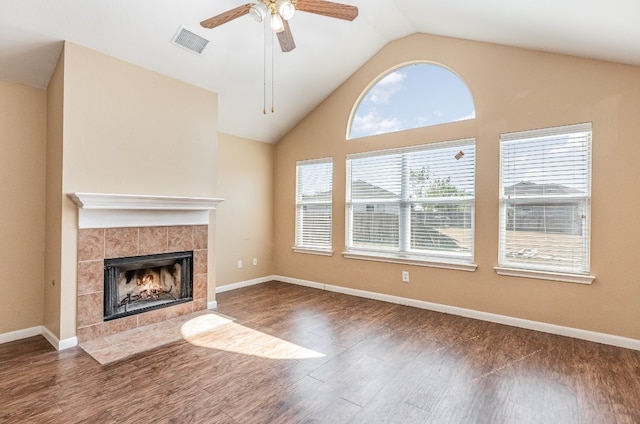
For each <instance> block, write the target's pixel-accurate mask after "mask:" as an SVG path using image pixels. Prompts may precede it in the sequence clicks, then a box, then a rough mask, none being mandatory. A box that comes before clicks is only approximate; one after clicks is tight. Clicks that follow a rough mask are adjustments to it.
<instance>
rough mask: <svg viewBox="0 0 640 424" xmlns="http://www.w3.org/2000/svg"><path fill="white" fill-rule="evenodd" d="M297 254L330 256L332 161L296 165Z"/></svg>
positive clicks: (298, 163) (302, 162)
mask: <svg viewBox="0 0 640 424" xmlns="http://www.w3.org/2000/svg"><path fill="white" fill-rule="evenodd" d="M296 174H297V175H296V245H295V247H294V250H295V251H298V252H304V253H318V254H331V241H332V234H331V228H332V223H331V217H332V207H333V205H332V198H333V162H332V159H331V158H325V159H317V160H307V161H299V162H297V164H296Z"/></svg>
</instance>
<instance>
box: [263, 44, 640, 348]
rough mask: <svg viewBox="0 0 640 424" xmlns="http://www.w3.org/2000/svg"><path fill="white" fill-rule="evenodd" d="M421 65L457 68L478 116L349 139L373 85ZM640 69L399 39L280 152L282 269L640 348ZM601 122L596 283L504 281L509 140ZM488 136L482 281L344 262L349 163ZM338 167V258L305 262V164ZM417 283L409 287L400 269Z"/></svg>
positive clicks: (479, 245) (480, 167) (479, 179)
mask: <svg viewBox="0 0 640 424" xmlns="http://www.w3.org/2000/svg"><path fill="white" fill-rule="evenodd" d="M413 61H430V62H435V63H439V64H442V65H444V66H446V67H449V68H450V69H452V70H453V71H455V72H456V73H458V75H460V76H461V77H462V78H463V79H464V80H465V82H466V83H467V85H468V86H469V88H470V90H471V92H472V94H473V96H474V100H475V102H476V116H477V118H476V119H475V120H472V121H465V122H459V123H453V124H445V125H439V126H434V127H429V128H421V129H416V130H410V131H404V132H400V133H394V134H387V135H381V136H376V137H371V138H367V139H359V140H351V141H345V133H346V128H347V124H348V119H349V115H350V113H351V110H352V107H353V106H354V104H355V102H356V101H357V99H358V98H359V96H360V95H361V93H362V92H363V90H365V89H366V88H367V86H368V85H369V83H370V82H371V81H373V80H374V79H376V78H377V77H378V76H380V75H381V74H383V73H385V72H387V71H388V70H390V69H391V68H394V67H397V66H398V65H401V64H404V63H409V62H413ZM638 116H640V68H638V67H632V66H624V65H618V64H612V63H605V62H599V61H593V60H586V59H580V58H575V57H568V56H561V55H553V54H545V53H540V52H535V51H528V50H523V49H516V48H509V47H504V46H498V45H491V44H484V43H476V42H470V41H463V40H457V39H449V38H443V37H434V36H429V35H423V34H418V35H413V36H410V37H407V38H404V39H401V40H398V41H395V42H393V43H390V44H389V45H387V46H386V47H385V48H383V49H382V50H381V51H380V52H379V53H378V54H377V55H375V56H374V57H373V58H372V59H371V60H370V61H369V62H368V63H366V64H365V65H364V66H363V67H362V68H361V69H360V70H358V71H357V72H356V73H355V74H354V75H353V76H352V77H351V78H350V79H348V80H347V81H346V82H345V83H344V84H343V85H342V86H341V87H340V88H339V89H338V90H336V92H334V93H333V94H332V95H331V96H330V97H329V98H327V99H326V101H325V102H323V103H322V104H321V105H320V106H319V107H318V108H317V109H316V110H315V111H314V112H313V113H312V114H310V115H309V116H308V117H307V118H306V119H304V120H303V121H302V122H300V124H299V125H297V126H296V127H295V128H294V129H293V130H292V131H291V132H290V133H289V134H288V135H287V136H286V137H285V138H284V139H283V140H281V141H280V142H279V143H278V145H277V146H276V154H275V155H276V156H275V180H274V182H275V198H274V201H275V205H277V207H276V208H275V219H274V234H275V273H276V274H279V275H284V276H287V277H293V278H300V279H305V280H311V281H316V282H321V283H326V284H333V285H339V286H344V287H348V288H355V289H360V290H368V291H373V292H379V293H383V294H390V295H396V296H402V297H407V298H413V299H419V300H424V301H429V302H435V303H439V304H444V305H451V306H457V307H462V308H469V309H473V310H478V311H484V312H490V313H495V314H502V315H507V316H512V317H517V318H523V319H528V320H534V321H539V322H544V323H551V324H556V325H561V326H567V327H573V328H578V329H584V330H591V331H596V332H602V333H608V334H613V335H618V336H625V337H630V338H635V339H640V325H638V323H640V308H639V307H638V299H640V284H638V283H637V276H636V273H635V268H634V266H633V265H634V263H635V261H637V255H638V252H640V249H639V248H638V240H640V224H638V223H636V222H635V219H634V217H635V216H636V215H637V211H638V210H640V196H638V195H637V191H638V189H637V187H638V182H639V181H640V167H638V166H637V158H638V157H639V156H640V143H638V142H637V140H638V134H640V119H638V118H637V117H638ZM581 122H593V191H592V196H593V197H592V199H593V200H592V219H593V221H592V250H591V271H592V274H593V275H595V276H596V280H595V282H594V283H593V284H592V285H579V284H572V283H563V282H554V281H544V280H535V279H525V278H515V277H502V276H498V275H496V273H495V271H494V270H493V267H494V266H496V265H497V252H498V177H499V157H498V154H499V136H500V134H501V133H503V132H511V131H520V130H527V129H534V128H544V127H550V126H557V125H566V124H574V123H581ZM465 137H475V138H476V149H477V159H476V160H477V162H476V164H477V165H476V166H477V171H476V238H475V240H476V249H475V250H476V257H475V262H476V263H477V265H478V268H477V270H476V271H475V272H464V271H453V270H443V269H435V268H427V267H417V266H406V265H404V266H403V265H396V264H387V263H381V262H368V261H367V262H365V261H359V260H354V259H344V258H343V257H342V255H341V252H343V250H344V237H345V224H344V223H345V208H344V198H345V186H344V181H345V156H346V155H347V154H349V153H354V152H360V151H368V150H376V149H384V148H389V147H396V146H406V145H414V144H422V143H431V142H437V141H444V140H454V139H460V138H465ZM327 156H331V157H333V159H334V197H333V199H334V208H333V214H334V215H333V216H334V219H333V231H334V237H333V240H334V241H333V250H334V255H333V256H332V257H322V256H315V255H308V254H296V253H294V252H292V250H291V247H292V246H293V243H294V228H295V225H294V219H295V161H296V160H300V159H312V158H320V157H327ZM405 269H407V270H409V271H410V272H411V283H409V284H403V283H401V278H400V277H401V271H402V270H405Z"/></svg>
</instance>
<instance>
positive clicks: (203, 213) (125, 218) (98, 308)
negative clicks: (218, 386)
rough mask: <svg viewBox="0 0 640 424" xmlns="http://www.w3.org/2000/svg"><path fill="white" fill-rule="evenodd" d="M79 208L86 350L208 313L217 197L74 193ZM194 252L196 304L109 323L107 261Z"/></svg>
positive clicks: (80, 310)
mask: <svg viewBox="0 0 640 424" xmlns="http://www.w3.org/2000/svg"><path fill="white" fill-rule="evenodd" d="M69 197H70V198H71V199H72V200H73V201H74V203H76V205H77V206H78V240H77V241H78V247H77V250H78V251H77V253H78V255H77V258H78V262H77V273H78V274H77V275H78V280H77V283H78V284H77V315H76V335H77V338H78V342H79V344H80V345H81V347H82V346H83V345H84V346H88V345H91V344H93V345H96V346H99V345H100V344H101V342H103V341H105V340H109V339H113V338H114V337H118V336H119V335H123V336H124V335H127V334H131V333H134V334H135V333H137V332H138V330H140V331H142V330H145V331H146V330H148V329H149V328H151V327H153V326H154V325H155V326H158V327H163V326H165V325H164V324H163V323H166V327H171V325H173V324H175V322H176V320H179V319H180V318H182V317H185V318H187V317H189V316H190V315H194V316H196V315H200V314H202V313H204V312H206V309H207V284H208V283H207V277H208V274H207V263H208V252H209V251H208V239H209V212H210V210H213V209H215V208H216V206H217V205H218V204H219V203H220V202H221V201H222V199H217V198H204V197H171V196H147V195H127V194H101V193H99V194H96V193H74V194H70V195H69ZM190 250H192V251H193V300H192V301H189V302H185V303H180V304H176V305H171V306H167V307H165V308H161V309H155V310H151V311H147V312H142V313H139V314H136V315H130V316H126V317H122V318H117V319H113V320H110V321H104V320H103V315H104V311H103V308H104V260H105V259H111V258H122V257H130V256H142V255H152V254H158V253H172V252H183V251H190Z"/></svg>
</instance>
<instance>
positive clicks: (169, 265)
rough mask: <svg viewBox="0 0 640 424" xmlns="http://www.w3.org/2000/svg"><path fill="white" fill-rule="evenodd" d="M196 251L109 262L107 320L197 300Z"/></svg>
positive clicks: (107, 263)
mask: <svg viewBox="0 0 640 424" xmlns="http://www.w3.org/2000/svg"><path fill="white" fill-rule="evenodd" d="M192 292H193V251H188V252H177V253H162V254H157V255H147V256H132V257H127V258H115V259H105V261H104V320H105V321H108V320H111V319H115V318H120V317H124V316H128V315H133V314H137V313H140V312H146V311H149V310H153V309H158V308H163V307H166V306H169V305H173V304H176V303H182V302H188V301H190V300H192V299H193V297H192V296H193V294H192Z"/></svg>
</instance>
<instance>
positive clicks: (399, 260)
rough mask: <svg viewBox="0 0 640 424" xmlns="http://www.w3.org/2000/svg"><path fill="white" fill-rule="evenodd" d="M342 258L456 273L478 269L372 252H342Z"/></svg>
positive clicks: (459, 264) (465, 263)
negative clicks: (440, 269) (438, 269)
mask: <svg viewBox="0 0 640 424" xmlns="http://www.w3.org/2000/svg"><path fill="white" fill-rule="evenodd" d="M342 256H343V257H344V258H345V259H359V260H363V261H375V262H386V263H392V264H403V265H414V266H423V267H429V268H442V269H452V270H456V271H468V272H473V271H475V270H476V268H478V265H476V264H475V263H467V262H453V261H442V262H438V261H434V260H432V259H424V258H421V257H418V256H411V255H407V256H404V257H402V256H398V255H393V254H386V253H382V252H381V253H373V252H369V251H367V252H356V251H348V252H342Z"/></svg>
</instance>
